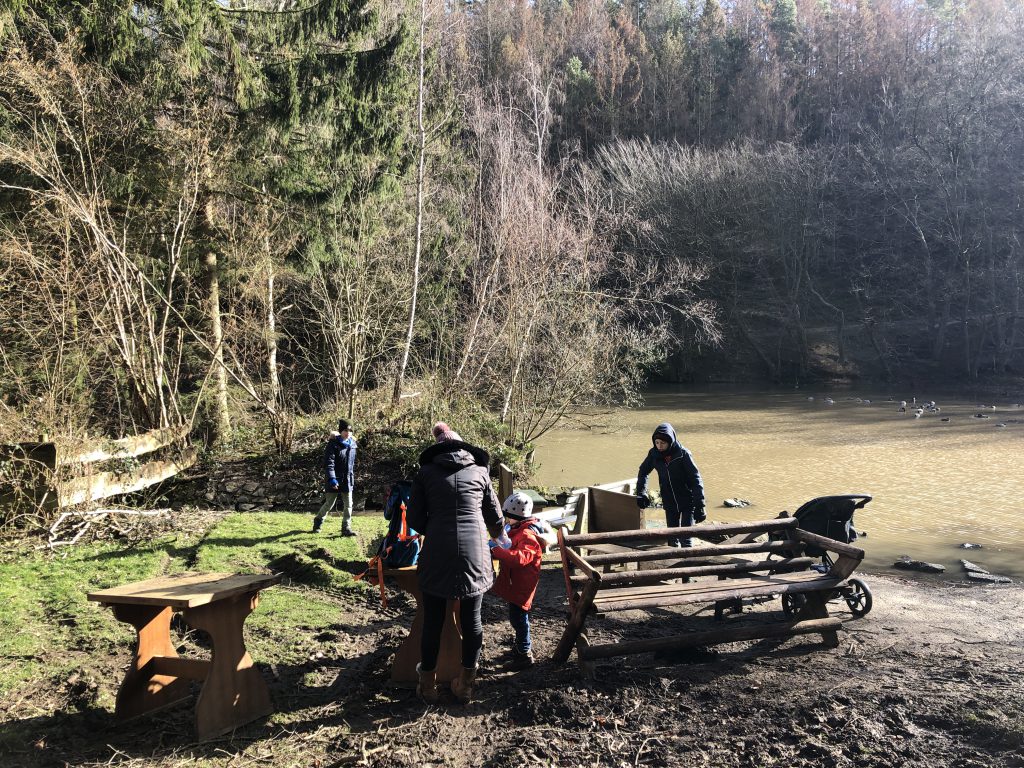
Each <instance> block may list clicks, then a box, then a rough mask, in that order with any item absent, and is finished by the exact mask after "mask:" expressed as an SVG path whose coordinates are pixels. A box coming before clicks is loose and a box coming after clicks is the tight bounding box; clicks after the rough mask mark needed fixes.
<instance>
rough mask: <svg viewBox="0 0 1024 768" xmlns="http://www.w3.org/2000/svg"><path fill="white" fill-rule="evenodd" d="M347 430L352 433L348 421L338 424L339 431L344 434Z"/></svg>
mask: <svg viewBox="0 0 1024 768" xmlns="http://www.w3.org/2000/svg"><path fill="white" fill-rule="evenodd" d="M346 429H347V430H350V431H351V429H352V427H351V425H350V424H349V423H348V422H347V421H345V420H344V419H342V420H341V421H339V422H338V431H339V432H344V431H345V430H346Z"/></svg>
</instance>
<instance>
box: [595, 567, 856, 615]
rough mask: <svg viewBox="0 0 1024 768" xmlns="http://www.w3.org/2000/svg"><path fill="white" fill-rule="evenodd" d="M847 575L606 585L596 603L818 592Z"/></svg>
mask: <svg viewBox="0 0 1024 768" xmlns="http://www.w3.org/2000/svg"><path fill="white" fill-rule="evenodd" d="M844 583H846V579H841V578H835V577H830V576H827V575H823V574H820V573H817V572H815V571H810V572H807V571H803V572H798V573H780V574H774V575H772V576H754V577H751V578H744V579H726V580H724V581H714V582H707V581H704V582H690V583H689V584H670V585H654V586H651V587H633V588H631V589H614V588H613V589H605V590H601V591H600V592H598V594H597V597H596V598H595V599H594V607H595V609H597V610H598V611H601V612H609V611H624V610H633V609H641V608H655V607H660V606H664V605H687V604H692V603H714V602H717V601H719V600H732V599H736V598H752V597H767V596H770V595H776V594H792V593H795V592H819V591H823V590H831V589H835V588H837V587H840V586H842V585H843V584H844Z"/></svg>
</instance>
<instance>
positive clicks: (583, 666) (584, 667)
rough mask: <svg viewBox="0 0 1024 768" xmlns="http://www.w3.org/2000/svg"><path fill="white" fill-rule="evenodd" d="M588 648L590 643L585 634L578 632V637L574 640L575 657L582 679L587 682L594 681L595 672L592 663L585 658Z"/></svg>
mask: <svg viewBox="0 0 1024 768" xmlns="http://www.w3.org/2000/svg"><path fill="white" fill-rule="evenodd" d="M589 647H590V641H589V640H587V634H586V633H585V632H580V636H579V637H577V638H576V657H577V658H578V659H579V662H580V671H581V672H582V673H583V677H585V678H586V679H587V680H591V681H592V680H595V679H596V677H597V675H596V670H595V665H594V662H593V661H591V660H590V659H589V658H587V649H588V648H589Z"/></svg>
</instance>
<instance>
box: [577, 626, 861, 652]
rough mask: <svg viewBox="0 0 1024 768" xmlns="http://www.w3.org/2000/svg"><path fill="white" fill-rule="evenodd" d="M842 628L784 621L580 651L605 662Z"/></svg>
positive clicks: (608, 645)
mask: <svg viewBox="0 0 1024 768" xmlns="http://www.w3.org/2000/svg"><path fill="white" fill-rule="evenodd" d="M841 627H842V621H840V620H839V619H816V620H809V621H796V622H786V623H784V624H762V625H759V626H746V627H729V628H727V629H716V630H710V631H707V632H690V633H688V634H685V635H675V636H672V637H654V638H648V639H645V640H628V641H626V642H622V643H605V644H602V645H589V646H587V647H585V648H581V649H580V655H581V656H582V657H583V658H584V659H586V660H588V661H593V660H595V659H608V658H612V657H614V656H625V655H629V654H635V653H653V652H655V651H668V650H672V649H674V648H692V647H694V646H704V645H716V644H718V643H733V642H738V641H741V640H761V639H763V638H767V637H789V636H793V635H808V634H815V633H818V632H821V633H823V634H824V633H826V632H831V633H834V632H835V631H836V630H838V629H840V628H841Z"/></svg>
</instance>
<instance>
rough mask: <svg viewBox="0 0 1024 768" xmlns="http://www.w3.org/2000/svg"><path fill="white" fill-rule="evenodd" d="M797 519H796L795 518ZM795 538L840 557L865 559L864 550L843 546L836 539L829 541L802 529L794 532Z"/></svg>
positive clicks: (847, 545)
mask: <svg viewBox="0 0 1024 768" xmlns="http://www.w3.org/2000/svg"><path fill="white" fill-rule="evenodd" d="M794 519H795V518H794ZM793 537H794V538H795V539H798V540H799V541H804V542H807V543H808V544H811V545H812V546H815V547H820V548H821V549H827V550H829V551H830V552H835V553H836V554H839V555H846V556H848V557H852V558H854V559H856V560H858V561H860V560H863V559H864V550H863V549H861V548H860V547H851V546H850V545H849V544H843V543H842V542H839V541H836V540H835V539H829V538H826V537H825V536H819V535H818V534H816V533H811V532H810V531H805V530H803V529H801V528H796V529H794V530H793Z"/></svg>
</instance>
